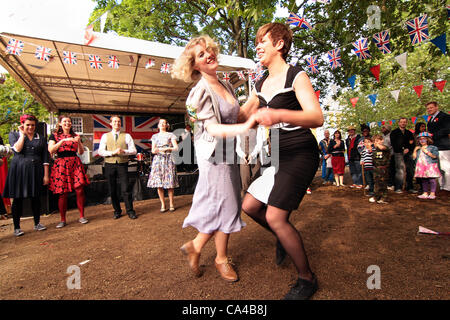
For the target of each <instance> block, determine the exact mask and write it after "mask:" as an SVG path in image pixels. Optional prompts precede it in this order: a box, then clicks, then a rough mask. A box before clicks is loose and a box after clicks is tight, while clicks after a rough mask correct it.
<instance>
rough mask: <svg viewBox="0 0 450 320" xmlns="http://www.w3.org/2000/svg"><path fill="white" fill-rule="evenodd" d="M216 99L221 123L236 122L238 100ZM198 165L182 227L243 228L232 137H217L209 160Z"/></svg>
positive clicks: (206, 230)
mask: <svg viewBox="0 0 450 320" xmlns="http://www.w3.org/2000/svg"><path fill="white" fill-rule="evenodd" d="M217 99H218V102H219V110H220V116H221V118H222V123H223V124H233V123H236V122H237V116H238V113H239V104H238V102H237V101H236V102H235V103H234V105H232V104H230V103H228V102H227V101H226V100H224V99H222V98H221V97H220V96H219V95H217ZM226 145H227V147H226ZM227 150H228V152H226V151H227ZM227 153H228V154H227ZM219 155H223V157H221V156H219ZM198 168H199V177H198V182H197V187H196V188H195V192H194V197H193V199H192V206H191V209H190V211H189V214H188V216H187V217H186V219H184V223H183V228H185V227H187V226H192V227H194V228H196V229H197V230H198V231H199V232H201V233H207V234H211V233H213V232H214V231H222V232H223V233H232V232H237V231H240V230H241V229H242V228H243V227H245V222H243V221H242V220H241V195H240V194H241V179H240V175H239V165H238V164H237V163H236V157H235V148H234V139H233V140H232V141H230V140H228V141H226V140H219V141H218V143H217V147H216V149H215V152H214V154H213V156H212V157H211V158H210V159H209V160H202V159H199V160H198Z"/></svg>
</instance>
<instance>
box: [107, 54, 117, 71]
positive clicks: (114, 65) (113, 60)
mask: <svg viewBox="0 0 450 320" xmlns="http://www.w3.org/2000/svg"><path fill="white" fill-rule="evenodd" d="M108 67H110V68H113V69H119V59H117V57H116V56H108Z"/></svg>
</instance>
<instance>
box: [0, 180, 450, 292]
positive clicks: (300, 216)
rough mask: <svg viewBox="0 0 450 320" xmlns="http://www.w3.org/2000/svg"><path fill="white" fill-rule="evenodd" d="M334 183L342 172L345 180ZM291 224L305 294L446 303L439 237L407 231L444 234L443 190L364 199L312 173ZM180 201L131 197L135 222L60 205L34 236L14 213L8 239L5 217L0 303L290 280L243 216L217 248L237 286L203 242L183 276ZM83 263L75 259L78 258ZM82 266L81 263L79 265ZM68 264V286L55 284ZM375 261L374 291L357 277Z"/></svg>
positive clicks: (269, 243)
mask: <svg viewBox="0 0 450 320" xmlns="http://www.w3.org/2000/svg"><path fill="white" fill-rule="evenodd" d="M345 182H346V183H348V182H350V181H349V176H348V175H346V181H345ZM312 189H313V191H312V195H306V196H305V199H304V200H303V202H302V204H301V205H300V207H299V209H298V210H297V211H295V212H294V213H293V214H292V216H291V222H292V223H293V224H294V225H295V227H296V228H297V229H298V230H300V231H301V234H302V236H303V240H304V243H305V247H306V250H307V253H308V257H309V261H310V264H311V267H312V269H313V271H314V272H315V273H316V275H317V277H318V279H319V290H318V291H317V293H316V294H315V295H314V297H313V299H316V300H329V299H333V300H340V299H344V300H347V299H356V300H359V299H362V300H373V299H375V300H384V299H425V300H428V299H433V300H435V299H437V300H441V299H442V300H446V299H448V298H449V296H450V295H449V293H450V291H449V289H450V277H449V270H450V260H449V259H450V245H449V244H450V237H448V236H447V237H446V236H432V235H423V234H418V227H419V226H424V227H427V228H429V229H431V230H435V231H441V232H449V231H450V223H449V215H448V212H449V210H448V209H449V203H450V201H449V200H450V193H449V192H445V191H442V192H439V193H438V198H437V200H435V201H431V200H419V199H417V198H416V196H415V195H411V194H394V193H393V192H390V193H389V204H384V205H382V204H372V203H369V201H368V197H365V196H364V194H363V190H353V189H350V188H348V187H345V188H337V187H334V186H322V185H321V183H320V178H318V177H316V179H315V180H314V183H313V185H312ZM191 200H192V196H191V195H184V196H178V197H176V207H177V210H176V211H175V212H174V213H164V214H161V213H160V212H159V201H158V200H157V199H151V200H144V201H136V202H135V210H136V212H137V214H138V216H139V217H138V219H136V220H131V219H129V218H128V217H127V216H123V217H122V218H121V219H118V220H114V219H113V218H112V215H113V212H112V207H111V206H110V205H98V206H94V207H87V208H86V217H87V218H88V219H89V223H88V224H86V225H81V224H80V223H78V222H77V220H78V212H77V211H76V210H71V211H69V212H68V223H69V224H68V225H67V227H65V228H63V229H56V228H55V226H56V224H57V223H58V222H59V214H58V213H56V214H52V215H48V216H44V217H42V219H41V223H43V224H44V225H46V226H47V228H48V229H47V230H46V231H42V232H37V231H34V230H32V229H33V220H32V219H30V218H28V219H24V220H22V229H23V230H24V232H25V235H23V236H22V237H18V238H16V237H14V236H13V234H12V232H13V226H12V221H11V219H9V220H1V221H0V225H2V226H1V227H0V299H2V300H5V299H19V300H21V299H38V300H39V299H50V300H72V299H74V300H78V299H100V300H104V299H148V300H188V299H193V300H202V299H206V300H253V299H255V300H278V299H281V298H282V297H283V295H284V294H285V293H286V292H287V291H288V290H289V284H292V283H293V282H294V281H295V280H296V272H295V268H294V265H293V264H292V262H291V260H290V258H287V259H286V260H285V262H284V263H283V264H282V265H281V266H276V265H275V239H274V237H273V236H272V235H271V234H269V233H268V232H266V231H265V230H263V229H262V228H261V227H259V226H258V225H257V224H256V223H254V222H253V221H252V220H251V219H250V218H248V217H247V216H246V215H245V214H244V215H243V219H244V221H245V222H246V223H247V227H245V228H244V229H243V230H242V231H241V232H239V233H235V234H233V235H232V236H231V240H230V246H229V254H230V256H231V257H232V259H233V262H234V263H235V267H236V269H237V271H238V273H239V276H240V281H238V282H236V283H233V284H229V283H226V282H225V281H223V280H222V279H221V278H220V277H219V275H218V273H217V271H216V269H215V267H214V243H213V241H210V243H208V244H207V246H206V247H205V249H204V251H203V253H202V256H201V261H200V262H201V265H202V268H203V269H204V274H203V276H202V277H201V278H194V277H193V276H192V275H191V273H190V270H189V269H188V266H187V262H186V260H185V257H184V256H183V255H182V254H181V252H180V250H179V248H180V246H181V245H182V244H183V243H184V242H186V241H188V240H190V239H192V238H193V237H194V236H195V234H196V230H194V229H192V228H186V229H182V228H181V225H182V223H183V219H184V218H185V216H186V215H187V213H188V211H189V207H190V205H191ZM86 261H87V262H86ZM81 262H84V264H80V263H81ZM72 265H77V266H78V267H79V268H80V279H81V282H80V285H81V289H79V290H76V289H74V290H69V289H68V288H67V281H68V278H69V277H70V275H71V274H73V271H72V272H71V273H70V274H69V273H68V272H67V270H68V268H69V266H72ZM372 265H376V266H378V267H379V268H380V275H381V278H380V279H381V280H380V284H381V288H380V289H374V290H369V289H368V288H367V281H368V278H369V277H370V276H372V275H373V271H372V272H369V273H367V269H368V267H369V266H372Z"/></svg>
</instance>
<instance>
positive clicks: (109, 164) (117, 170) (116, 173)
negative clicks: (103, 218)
mask: <svg viewBox="0 0 450 320" xmlns="http://www.w3.org/2000/svg"><path fill="white" fill-rule="evenodd" d="M110 121H111V122H110V124H111V127H112V131H111V132H108V133H105V134H103V136H102V138H101V139H100V146H99V150H98V153H99V155H100V156H102V157H104V158H105V175H106V178H107V180H108V185H109V190H110V193H111V203H112V206H113V208H114V219H118V218H120V217H121V216H122V209H121V208H120V198H119V196H118V194H117V177H118V178H119V182H120V187H121V193H122V197H123V201H124V202H125V208H126V211H127V214H128V216H129V217H130V219H136V218H137V216H136V212H135V211H134V210H133V193H132V190H131V187H130V185H129V183H128V156H130V155H135V154H136V147H135V145H134V141H133V138H132V137H131V135H129V134H128V133H125V132H120V128H121V125H122V121H121V118H120V116H117V115H114V116H111V118H110Z"/></svg>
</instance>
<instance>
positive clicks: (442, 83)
mask: <svg viewBox="0 0 450 320" xmlns="http://www.w3.org/2000/svg"><path fill="white" fill-rule="evenodd" d="M446 82H447V80H442V81H436V82H435V83H434V85H435V86H436V88H438V90H439V91H440V92H442V90H444V87H445V83H446Z"/></svg>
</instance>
